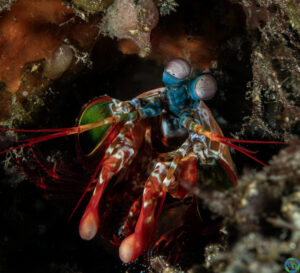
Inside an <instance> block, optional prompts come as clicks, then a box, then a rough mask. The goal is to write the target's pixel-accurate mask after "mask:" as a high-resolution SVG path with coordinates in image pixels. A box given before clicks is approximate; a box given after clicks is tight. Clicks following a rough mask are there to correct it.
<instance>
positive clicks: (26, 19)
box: [0, 0, 73, 93]
mask: <svg viewBox="0 0 300 273" xmlns="http://www.w3.org/2000/svg"><path fill="white" fill-rule="evenodd" d="M72 13H73V11H72V9H69V8H67V7H65V6H64V5H62V3H61V1H60V0H54V1H50V2H49V1H40V0H35V1H26V0H21V1H18V2H17V3H16V4H14V5H13V6H12V7H11V10H10V12H8V13H6V14H4V16H3V17H2V18H1V20H0V46H1V61H0V80H1V81H3V82H4V83H5V84H6V87H7V89H8V90H9V91H11V92H13V93H14V92H16V91H17V90H18V88H19V86H20V83H21V82H20V77H21V74H22V71H21V68H22V67H23V65H24V64H26V63H29V62H33V61H37V60H40V59H42V58H44V57H45V56H47V55H48V54H49V52H51V51H53V50H55V49H56V48H57V47H58V46H59V44H60V43H61V42H62V40H63V38H64V37H63V34H62V33H61V32H59V31H57V30H58V24H61V23H63V22H64V21H66V20H68V19H69V18H70V15H72ZM55 25H57V28H56V29H55V27H54V28H53V26H55ZM50 26H51V27H50Z"/></svg>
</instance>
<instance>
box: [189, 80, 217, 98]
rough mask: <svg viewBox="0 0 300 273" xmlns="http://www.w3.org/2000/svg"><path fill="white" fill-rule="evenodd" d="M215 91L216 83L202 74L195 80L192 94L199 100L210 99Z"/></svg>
mask: <svg viewBox="0 0 300 273" xmlns="http://www.w3.org/2000/svg"><path fill="white" fill-rule="evenodd" d="M216 91H217V82H216V80H215V78H214V77H213V76H212V75H209V74H204V75H202V76H200V77H198V78H197V79H196V82H195V85H194V92H195V94H196V96H197V97H198V98H199V99H201V100H209V99H211V98H212V97H213V96H214V95H215V94H216Z"/></svg>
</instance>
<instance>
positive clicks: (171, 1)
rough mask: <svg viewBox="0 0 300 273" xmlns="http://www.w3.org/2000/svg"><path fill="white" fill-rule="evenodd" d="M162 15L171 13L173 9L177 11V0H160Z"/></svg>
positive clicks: (159, 5)
mask: <svg viewBox="0 0 300 273" xmlns="http://www.w3.org/2000/svg"><path fill="white" fill-rule="evenodd" d="M157 5H158V7H159V13H160V15H161V16H165V15H169V14H170V13H171V12H172V11H173V12H175V11H176V7H178V4H177V2H176V1H175V0H159V1H158V3H157Z"/></svg>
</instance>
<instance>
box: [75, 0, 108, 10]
mask: <svg viewBox="0 0 300 273" xmlns="http://www.w3.org/2000/svg"><path fill="white" fill-rule="evenodd" d="M112 2H113V0H72V3H74V5H76V6H77V7H78V8H81V9H83V10H85V11H89V12H91V13H95V12H100V11H103V10H105V9H106V8H107V7H108V6H109V5H111V4H112Z"/></svg>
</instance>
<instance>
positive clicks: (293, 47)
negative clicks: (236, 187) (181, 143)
mask: <svg viewBox="0 0 300 273" xmlns="http://www.w3.org/2000/svg"><path fill="white" fill-rule="evenodd" d="M240 5H242V7H243V9H244V11H245V15H246V22H247V25H248V27H249V29H250V30H249V31H252V32H253V31H255V30H252V29H253V28H258V29H259V34H260V36H259V37H260V38H259V39H258V40H257V41H256V40H253V42H252V46H253V50H252V56H251V59H252V74H253V80H252V84H251V88H250V89H249V91H248V98H249V99H250V100H251V101H252V105H253V107H252V110H251V112H252V113H251V114H250V115H249V116H248V117H245V123H244V126H243V129H246V128H248V129H249V128H251V130H254V131H256V132H260V133H265V134H268V135H271V136H272V137H273V138H275V137H280V136H282V135H283V136H285V137H288V136H289V134H290V133H292V132H295V129H296V128H297V127H299V121H300V100H299V88H300V85H299V78H300V69H299V67H300V61H299V60H300V58H299V56H300V47H299V36H297V35H296V32H298V34H299V18H300V17H299V15H300V10H299V3H298V4H297V3H296V2H295V1H254V0H251V1H250V0H248V1H242V2H240ZM252 34H253V33H252ZM254 41H255V42H254ZM249 125H250V126H249ZM241 132H245V131H244V130H242V131H241ZM296 132H297V129H296Z"/></svg>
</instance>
